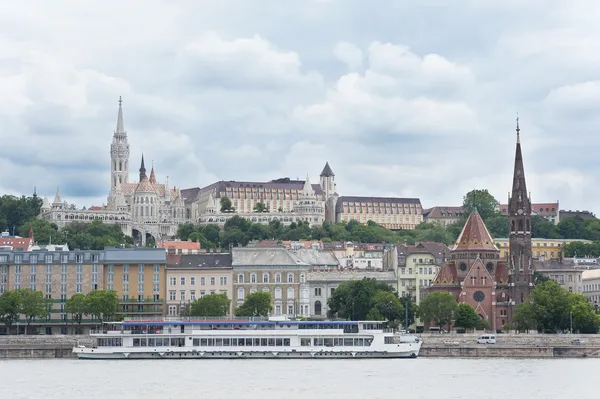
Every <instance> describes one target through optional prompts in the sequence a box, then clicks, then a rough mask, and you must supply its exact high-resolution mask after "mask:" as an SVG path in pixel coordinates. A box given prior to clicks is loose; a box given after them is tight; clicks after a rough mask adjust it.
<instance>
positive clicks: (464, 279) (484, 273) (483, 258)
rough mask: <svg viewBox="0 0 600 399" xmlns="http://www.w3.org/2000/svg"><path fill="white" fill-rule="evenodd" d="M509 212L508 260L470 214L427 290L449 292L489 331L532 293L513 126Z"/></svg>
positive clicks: (527, 212)
mask: <svg viewBox="0 0 600 399" xmlns="http://www.w3.org/2000/svg"><path fill="white" fill-rule="evenodd" d="M508 211H509V215H508V217H509V221H508V222H509V227H510V240H509V245H510V251H509V252H510V256H509V257H508V259H500V250H499V249H498V248H497V247H496V245H495V244H494V241H493V239H492V237H491V235H490V233H489V232H488V229H487V227H486V226H485V223H484V222H483V219H481V216H480V215H479V214H478V213H477V212H476V211H475V212H474V213H472V214H471V215H470V216H469V218H468V219H467V222H466V224H465V226H464V228H463V230H462V232H461V233H460V235H459V236H458V239H457V240H456V243H455V244H454V246H453V247H452V249H451V256H450V260H449V261H448V262H446V264H445V265H444V266H442V268H441V269H440V271H439V272H438V274H437V276H436V278H435V280H434V282H433V284H432V286H431V287H430V288H429V291H430V292H433V291H446V292H449V293H451V294H453V295H454V296H455V297H456V299H457V301H458V302H464V303H468V304H469V305H471V306H472V307H473V308H474V309H475V311H476V312H477V314H479V316H480V317H481V318H483V319H485V320H487V321H488V322H489V324H490V329H492V330H493V331H496V330H500V329H502V326H503V325H504V324H505V323H509V319H510V317H511V315H512V313H513V312H514V308H515V307H516V306H517V305H518V304H520V303H521V302H523V301H524V300H525V299H526V298H527V296H528V295H529V292H530V291H531V289H532V288H533V266H532V262H531V199H530V198H529V195H528V193H527V187H526V184H525V172H524V168H523V156H522V153H521V143H520V138H519V124H518V120H517V148H516V155H515V170H514V175H513V187H512V193H511V196H510V199H509V209H508Z"/></svg>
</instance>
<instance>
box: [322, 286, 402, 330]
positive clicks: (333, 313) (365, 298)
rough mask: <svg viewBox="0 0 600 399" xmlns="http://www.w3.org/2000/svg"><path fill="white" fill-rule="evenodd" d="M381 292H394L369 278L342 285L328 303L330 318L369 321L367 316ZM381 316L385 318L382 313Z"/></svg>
mask: <svg viewBox="0 0 600 399" xmlns="http://www.w3.org/2000/svg"><path fill="white" fill-rule="evenodd" d="M379 292H389V293H392V292H393V290H392V287H390V286H389V285H388V284H386V283H382V282H380V281H377V280H375V279H368V278H363V279H362V280H352V281H347V282H344V283H341V284H340V285H339V286H338V287H337V288H336V290H335V291H334V292H333V295H331V296H330V297H329V300H328V301H327V305H328V307H329V312H328V316H329V317H330V318H336V317H339V318H342V319H347V320H367V319H368V317H367V315H368V314H369V312H370V311H371V309H373V308H374V307H375V303H374V299H375V297H376V295H377V294H378V293H379ZM398 304H400V302H399V301H398ZM375 308H376V307H375ZM376 309H377V308H376ZM380 314H382V316H384V315H383V312H381V311H380Z"/></svg>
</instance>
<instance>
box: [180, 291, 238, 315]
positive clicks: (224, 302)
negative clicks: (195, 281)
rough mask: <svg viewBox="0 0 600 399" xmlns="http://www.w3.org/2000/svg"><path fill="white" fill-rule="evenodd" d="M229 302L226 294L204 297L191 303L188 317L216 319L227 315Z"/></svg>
mask: <svg viewBox="0 0 600 399" xmlns="http://www.w3.org/2000/svg"><path fill="white" fill-rule="evenodd" d="M230 303H231V300H230V299H229V298H227V295H226V294H212V295H204V296H203V297H202V298H198V299H196V300H195V301H194V302H192V305H191V309H190V316H203V317H218V316H225V315H227V313H229V304H230Z"/></svg>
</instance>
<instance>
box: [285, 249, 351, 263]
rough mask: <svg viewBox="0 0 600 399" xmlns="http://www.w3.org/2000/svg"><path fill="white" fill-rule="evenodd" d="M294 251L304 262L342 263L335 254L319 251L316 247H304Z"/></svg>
mask: <svg viewBox="0 0 600 399" xmlns="http://www.w3.org/2000/svg"><path fill="white" fill-rule="evenodd" d="M292 253H293V254H294V255H296V256H297V257H298V258H300V259H301V260H302V261H303V262H305V263H308V264H310V265H313V266H322V265H326V266H339V264H340V262H339V261H338V260H337V258H336V257H335V255H334V254H333V253H332V252H329V251H317V250H314V249H308V248H302V249H297V250H294V251H292Z"/></svg>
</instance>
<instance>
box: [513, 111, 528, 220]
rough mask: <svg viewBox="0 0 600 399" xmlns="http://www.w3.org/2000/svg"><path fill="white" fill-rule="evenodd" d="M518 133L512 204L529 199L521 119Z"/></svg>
mask: <svg viewBox="0 0 600 399" xmlns="http://www.w3.org/2000/svg"><path fill="white" fill-rule="evenodd" d="M516 131H517V148H516V152H515V169H514V172H513V186H512V193H511V194H512V196H511V198H512V202H515V200H516V202H519V201H525V200H526V199H527V184H526V182H525V169H524V168H523V153H522V152H521V129H520V128H519V117H517V128H516ZM524 210H525V209H524ZM515 211H516V208H515Z"/></svg>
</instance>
